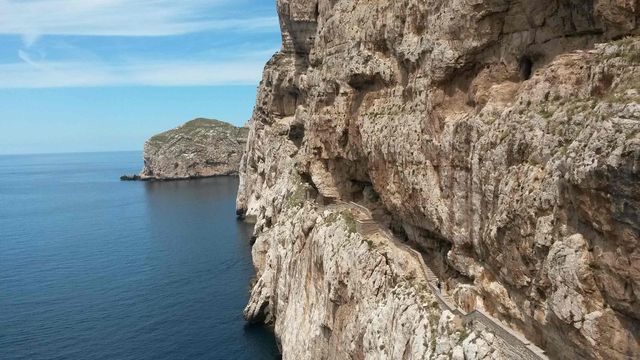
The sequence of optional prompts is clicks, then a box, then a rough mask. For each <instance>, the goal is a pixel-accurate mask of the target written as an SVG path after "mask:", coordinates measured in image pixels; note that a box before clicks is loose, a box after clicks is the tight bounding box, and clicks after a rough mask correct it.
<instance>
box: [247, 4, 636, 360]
mask: <svg viewBox="0 0 640 360" xmlns="http://www.w3.org/2000/svg"><path fill="white" fill-rule="evenodd" d="M277 3H278V10H279V14H280V19H281V28H282V33H283V48H282V50H281V51H280V52H279V53H278V54H276V55H275V56H274V57H273V58H272V59H271V60H270V62H269V63H268V64H267V66H266V68H265V71H264V77H263V80H262V83H261V86H260V89H259V93H258V100H257V105H256V108H255V111H254V115H253V118H252V120H251V123H250V134H249V141H248V144H247V150H246V155H245V156H244V158H243V162H242V165H241V170H240V171H241V181H240V184H241V186H240V191H239V194H238V204H237V206H238V213H239V214H240V215H245V216H252V217H256V221H257V223H256V227H255V235H256V243H255V245H254V249H253V256H254V263H255V266H256V268H257V271H258V280H257V282H256V285H255V286H254V288H253V290H252V294H251V299H250V303H249V304H248V306H247V308H246V311H245V315H246V316H247V318H248V319H250V320H251V321H256V322H266V323H271V324H273V325H274V327H275V331H276V334H277V335H278V338H279V340H280V343H281V348H282V351H283V355H284V358H285V359H321V358H325V359H332V358H336V359H346V358H350V359H364V358H366V359H424V358H443V359H444V358H449V356H451V357H452V358H456V359H463V358H464V359H476V358H486V357H487V356H491V357H494V358H500V357H511V356H509V355H508V354H504V353H501V352H500V346H498V345H496V343H499V342H493V341H488V340H489V339H493V338H494V335H493V334H491V333H485V332H478V331H476V330H475V329H474V328H472V327H470V326H468V325H466V324H460V323H457V322H456V320H455V319H454V318H451V316H450V314H449V313H448V312H446V311H443V310H442V309H441V308H439V307H438V306H428V304H430V303H433V301H432V299H433V294H432V293H431V292H430V291H429V289H428V288H426V289H425V287H424V283H425V281H426V280H425V279H424V277H423V276H422V275H421V274H420V273H418V272H415V271H412V269H415V267H416V266H417V265H416V264H415V263H414V261H413V259H412V258H411V257H409V256H407V254H406V253H405V252H403V251H401V249H400V248H398V247H397V246H396V245H395V244H393V243H392V242H389V241H386V240H384V239H371V238H369V237H366V236H363V235H362V234H360V233H358V232H354V231H353V230H352V228H353V226H352V225H351V220H350V217H349V215H348V214H342V215H340V216H338V215H336V212H335V211H332V210H330V208H329V209H328V208H327V207H325V206H323V204H324V203H331V202H336V201H337V202H340V201H344V202H349V201H355V202H358V203H359V204H361V205H363V206H366V207H368V208H369V209H371V210H372V212H373V214H374V217H375V218H376V220H377V221H378V222H379V223H381V224H384V225H385V226H388V227H389V228H390V229H392V230H393V231H394V232H395V233H396V235H397V237H400V238H403V239H405V240H406V242H407V243H408V244H410V245H411V246H413V247H414V248H415V249H417V250H418V251H420V252H422V253H423V255H424V258H425V261H428V262H429V263H430V265H431V266H432V267H433V268H434V272H436V275H437V276H438V277H439V278H440V279H441V281H442V282H443V284H444V289H445V291H446V292H447V293H448V294H450V295H451V296H452V297H453V299H454V300H455V301H456V302H457V304H458V305H459V306H460V307H461V308H463V309H466V310H472V309H481V310H483V311H485V312H487V313H490V314H491V315H493V316H494V317H496V318H498V319H500V320H501V321H502V322H504V323H505V324H508V325H509V327H510V328H511V329H513V330H514V331H518V332H521V333H522V334H524V335H525V336H526V337H527V338H528V339H529V340H530V341H532V342H534V343H535V344H537V345H538V346H540V347H541V348H543V349H545V350H546V351H547V354H548V355H549V357H550V358H557V359H577V358H584V359H636V358H640V215H639V214H640V39H638V38H636V37H634V35H636V34H638V33H639V32H640V31H639V27H638V19H639V17H640V4H639V3H638V2H637V1H625V0H586V1H576V0H541V1H516V0H513V1H509V0H475V1H466V0H456V1H422V0H393V1H392V0H379V1H371V0H366V1H365V0H278V1H277ZM447 324H449V325H447ZM451 324H454V325H455V326H454V325H451ZM472 332H473V336H468V337H467V336H466V335H467V334H469V333H472ZM461 334H463V335H464V336H462V335H461ZM461 338H465V339H469V338H470V339H472V340H473V341H477V343H473V344H471V343H470V342H467V343H466V347H465V346H464V345H465V341H466V340H462V341H461V340H460V339H461ZM480 340H481V341H480ZM443 344H444V345H443ZM445 345H446V346H445ZM480 348H482V349H483V350H482V352H480V351H478V349H480ZM487 354H489V355H487Z"/></svg>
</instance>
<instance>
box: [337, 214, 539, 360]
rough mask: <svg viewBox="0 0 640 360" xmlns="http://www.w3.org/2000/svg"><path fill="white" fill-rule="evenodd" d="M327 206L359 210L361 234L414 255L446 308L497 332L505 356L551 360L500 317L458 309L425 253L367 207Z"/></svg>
mask: <svg viewBox="0 0 640 360" xmlns="http://www.w3.org/2000/svg"><path fill="white" fill-rule="evenodd" d="M327 208H328V209H336V210H351V211H352V213H353V212H356V213H357V214H359V216H356V217H355V221H356V225H357V231H358V233H360V234H361V235H363V236H369V235H374V234H379V235H381V236H383V237H386V238H387V239H388V240H390V241H391V242H393V243H394V244H395V245H396V246H398V247H399V248H400V249H403V250H405V251H406V252H408V253H409V254H410V255H411V256H413V257H414V258H415V259H416V260H417V261H418V263H419V264H420V267H421V269H422V271H423V273H424V276H425V278H426V280H427V284H428V285H429V288H430V289H431V292H432V293H433V294H434V295H435V297H436V299H437V301H438V303H439V304H440V306H441V307H442V308H443V309H445V310H449V311H450V312H451V313H453V314H454V315H455V316H458V317H460V318H461V319H462V321H463V322H464V323H465V324H467V326H471V327H472V328H474V329H476V330H478V331H484V330H486V329H488V330H489V331H491V332H492V333H493V334H494V335H496V337H497V340H496V341H500V342H501V345H502V346H501V350H502V352H503V353H504V354H505V355H506V356H508V357H509V358H511V359H524V360H540V359H544V360H548V357H547V356H546V355H545V353H544V350H542V349H541V348H539V347H537V346H536V345H535V344H533V343H531V342H530V341H529V340H527V339H526V338H525V337H524V336H522V335H520V334H519V333H517V332H515V331H514V330H512V329H511V328H509V327H508V326H506V325H504V324H503V323H502V322H501V321H500V320H498V319H496V318H494V317H493V316H491V315H489V314H487V313H485V312H484V311H482V310H479V309H475V310H473V311H471V312H469V313H467V312H465V311H464V310H462V309H461V308H459V307H458V306H457V305H456V303H455V301H454V299H453V298H452V297H451V296H449V295H448V294H446V293H443V292H442V291H441V290H440V289H439V288H438V285H437V284H438V282H439V281H440V280H439V278H438V277H437V276H436V275H435V273H434V272H433V270H432V269H431V268H430V267H429V266H428V265H427V263H426V262H425V259H424V256H423V255H422V254H421V253H419V252H418V251H416V250H415V249H414V248H412V247H410V246H409V245H407V244H405V243H404V242H402V241H400V240H399V239H398V238H397V237H396V236H394V235H393V233H392V232H391V231H390V230H389V229H387V228H386V227H383V226H381V225H380V224H378V222H376V221H375V220H374V219H373V216H372V214H371V211H370V210H369V209H368V208H366V207H364V206H362V205H360V204H357V203H354V202H350V203H344V202H340V201H337V202H336V203H334V204H332V205H329V206H327Z"/></svg>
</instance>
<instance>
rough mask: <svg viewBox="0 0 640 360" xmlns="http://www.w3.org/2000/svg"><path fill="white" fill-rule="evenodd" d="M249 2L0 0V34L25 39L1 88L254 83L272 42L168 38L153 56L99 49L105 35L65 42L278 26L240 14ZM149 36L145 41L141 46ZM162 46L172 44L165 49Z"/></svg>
mask: <svg viewBox="0 0 640 360" xmlns="http://www.w3.org/2000/svg"><path fill="white" fill-rule="evenodd" d="M249 3H250V2H248V1H246V0H0V34H5V35H7V34H10V35H18V36H22V38H23V43H24V44H23V46H22V48H20V49H16V50H17V53H18V54H17V55H18V56H17V57H18V59H19V60H17V59H16V60H11V61H12V62H10V63H2V64H0V88H52V87H97V86H127V85H135V86H198V85H229V84H234V85H235V84H256V83H257V82H258V81H259V80H260V75H261V71H262V68H263V65H264V62H265V60H266V59H268V57H269V56H270V54H272V53H273V52H275V50H276V49H272V48H271V47H272V45H273V44H261V43H259V42H256V41H255V40H251V41H249V42H248V43H246V44H243V43H237V44H235V45H232V46H231V48H229V45H228V44H225V45H224V48H222V47H220V48H215V49H207V48H205V49H203V48H202V46H203V45H205V44H206V43H203V42H201V41H202V40H199V41H200V42H195V43H190V44H189V45H188V46H185V47H184V48H180V47H179V45H177V44H179V43H176V42H175V41H176V40H172V41H174V42H173V43H167V42H163V43H157V44H162V45H155V46H156V47H152V49H153V50H155V51H154V52H153V54H154V55H153V56H154V58H153V59H152V58H151V57H150V56H152V55H151V54H144V53H142V52H137V53H136V47H135V46H133V45H124V46H123V45H122V44H123V42H118V43H117V45H115V46H114V47H113V48H109V47H101V46H100V45H99V44H105V42H101V41H102V40H103V39H104V40H105V41H106V40H109V39H107V38H101V39H92V40H91V41H90V42H85V43H81V44H82V46H75V45H71V43H72V42H71V41H69V42H68V44H67V41H66V40H67V39H65V37H64V36H100V37H102V36H122V37H148V36H153V37H162V36H171V35H184V34H189V33H194V32H201V31H215V30H221V31H219V32H215V33H213V36H212V40H214V39H227V38H233V39H238V40H239V41H240V40H242V39H244V38H248V37H245V36H244V34H246V33H247V32H261V33H265V34H263V35H267V34H266V33H270V32H277V31H278V21H277V19H276V17H275V16H266V15H265V13H264V11H262V12H261V11H253V12H252V11H246V12H242V9H243V8H244V7H243V6H245V5H247V4H249ZM233 14H235V15H233ZM238 14H239V15H238ZM262 15H265V16H262ZM222 30H224V31H222ZM43 35H58V36H62V37H61V38H55V39H56V40H55V44H57V45H58V46H57V48H52V47H51V46H50V45H51V44H52V42H51V41H49V42H47V41H40V42H38V38H39V37H41V36H43ZM52 39H53V38H52ZM132 40H133V39H132ZM118 41H119V40H118ZM133 41H139V39H138V40H133ZM154 41H156V40H154ZM157 41H164V39H159V40H157ZM36 42H38V43H37V44H36ZM150 42H151V41H145V45H148V44H149V43H150ZM60 44H63V45H64V46H59V45H60ZM76 44H77V43H76ZM112 44H113V43H112ZM167 44H170V45H169V46H168V47H165V45H167ZM205 46H206V45H205ZM111 50H113V51H111ZM181 51H185V52H181ZM51 52H53V54H51ZM158 59H161V60H158ZM185 59H188V60H185Z"/></svg>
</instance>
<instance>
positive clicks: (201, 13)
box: [0, 0, 278, 46]
mask: <svg viewBox="0 0 640 360" xmlns="http://www.w3.org/2000/svg"><path fill="white" fill-rule="evenodd" d="M229 1H230V0H229ZM226 2H228V1H227V0H23V1H18V0H0V34H16V35H21V36H23V39H24V42H25V44H26V45H27V46H29V45H30V44H33V42H35V40H37V38H38V37H39V36H41V35H85V36H167V35H179V34H186V33H192V32H198V31H205V30H240V31H275V30H277V29H278V25H277V24H278V21H277V18H276V17H275V16H262V17H260V16H259V17H255V16H254V17H251V16H247V17H242V18H237V17H230V16H228V14H225V13H223V12H222V9H223V7H222V6H221V5H224V3H226Z"/></svg>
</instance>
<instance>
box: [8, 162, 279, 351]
mask: <svg viewBox="0 0 640 360" xmlns="http://www.w3.org/2000/svg"><path fill="white" fill-rule="evenodd" d="M141 164H142V154H141V153H140V152H114V153H86V154H50V155H16V156H14V155H10V156H0V359H2V360H13V359H29V360H38V359H61V360H62V359H88V360H99V359H105V360H106V359H109V360H118V359H132V360H133V359H136V360H139V359H149V360H162V359H167V360H169V359H225V360H226V359H279V358H280V357H279V353H278V348H277V346H276V341H275V339H274V336H273V334H272V332H271V331H270V329H268V328H265V327H260V326H249V325H247V324H246V323H245V321H244V319H243V317H242V310H243V307H244V306H245V304H246V303H247V299H248V296H249V290H250V289H249V283H250V280H251V278H252V277H253V276H254V269H253V266H252V264H251V245H250V237H251V233H252V228H251V227H250V226H249V225H247V224H245V223H243V222H240V221H238V220H237V219H236V216H235V197H236V193H237V188H238V179H237V178H233V177H218V178H209V179H202V180H189V181H175V182H121V181H119V177H120V175H122V174H130V173H137V172H138V171H139V170H140V168H141Z"/></svg>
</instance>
